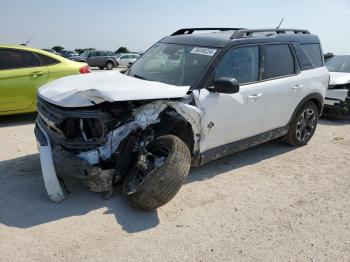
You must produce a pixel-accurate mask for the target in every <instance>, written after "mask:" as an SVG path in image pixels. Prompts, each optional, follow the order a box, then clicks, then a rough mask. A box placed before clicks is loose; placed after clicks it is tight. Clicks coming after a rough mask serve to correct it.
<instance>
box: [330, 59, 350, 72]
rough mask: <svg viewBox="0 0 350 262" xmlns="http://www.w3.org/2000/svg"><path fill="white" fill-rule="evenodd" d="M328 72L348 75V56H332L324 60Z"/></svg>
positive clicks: (349, 62) (349, 63)
mask: <svg viewBox="0 0 350 262" xmlns="http://www.w3.org/2000/svg"><path fill="white" fill-rule="evenodd" d="M326 67H327V68H328V71H330V72H340V73H350V55H339V56H333V57H331V58H328V59H327V60H326Z"/></svg>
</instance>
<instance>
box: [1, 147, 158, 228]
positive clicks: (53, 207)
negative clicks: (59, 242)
mask: <svg viewBox="0 0 350 262" xmlns="http://www.w3.org/2000/svg"><path fill="white" fill-rule="evenodd" d="M65 184H66V185H67V187H68V188H69V190H70V191H71V192H72V193H71V194H68V193H67V192H65V195H66V199H65V200H64V201H63V202H62V203H54V202H52V201H51V200H50V199H49V198H48V196H47V194H46V191H45V187H44V181H43V180H42V176H41V168H40V161H39V155H38V154H34V155H28V156H24V157H20V158H16V159H12V160H7V161H2V162H0V224H4V225H7V226H10V227H17V228H30V227H33V226H36V225H40V224H45V223H48V222H52V221H57V220H60V219H64V218H67V217H71V216H81V215H85V214H87V213H89V212H90V211H93V210H97V209H101V208H106V209H107V210H106V211H104V212H103V214H105V215H110V214H113V215H114V216H115V218H116V221H117V222H118V223H119V224H120V225H121V226H122V228H123V230H124V231H126V232H128V233H135V232H140V231H144V230H148V229H151V228H154V227H156V226H157V225H158V224H159V218H158V214H157V212H156V211H153V212H141V211H138V210H135V209H133V208H131V207H129V205H128V203H127V201H126V200H125V198H124V197H123V196H122V195H121V194H114V195H113V197H112V198H111V199H109V200H103V199H102V196H101V194H96V193H92V192H88V191H87V190H86V187H84V186H83V185H82V184H81V183H80V181H78V180H75V179H72V178H68V179H67V178H65Z"/></svg>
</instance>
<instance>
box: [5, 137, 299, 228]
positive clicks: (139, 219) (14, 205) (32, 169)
mask: <svg viewBox="0 0 350 262" xmlns="http://www.w3.org/2000/svg"><path fill="white" fill-rule="evenodd" d="M292 149H293V148H292V147H289V146H287V145H285V144H283V143H281V142H278V141H272V142H269V143H265V144H263V145H260V146H257V147H255V148H251V149H248V150H245V151H242V152H240V153H237V154H234V155H231V156H227V157H224V158H222V159H219V160H216V161H213V162H211V163H209V164H207V165H204V166H202V167H199V168H192V169H191V172H190V175H189V176H188V181H187V183H192V182H195V181H202V180H206V179H210V178H212V177H215V176H216V175H219V174H222V173H224V172H227V171H231V170H234V169H236V168H239V167H242V166H246V165H251V164H255V163H258V162H260V161H263V160H264V159H268V158H271V157H274V156H276V155H280V154H284V153H286V152H288V151H290V150H292ZM65 183H66V185H67V187H68V189H69V190H70V191H71V192H72V193H71V194H67V193H66V192H65V195H66V199H65V201H63V202H62V203H59V204H56V203H53V202H52V201H51V200H49V198H48V197H47V194H46V191H45V187H44V182H43V180H42V176H41V168H40V161H39V155H38V154H33V155H28V156H24V157H19V158H16V159H11V160H7V161H2V162H0V223H2V224H5V225H7V226H11V227H18V228H30V227H33V226H36V225H40V224H45V223H48V222H52V221H57V220H60V219H64V218H67V217H71V216H81V215H85V214H87V213H89V212H90V211H93V210H97V209H101V208H106V209H107V210H106V211H104V213H103V214H106V215H110V214H113V215H114V216H115V219H116V221H117V223H119V225H121V226H122V228H123V230H124V231H126V232H128V233H135V232H140V231H145V230H148V229H151V228H154V227H156V226H157V225H158V224H159V218H158V214H157V211H153V212H141V211H138V210H135V209H133V208H132V207H130V206H129V205H128V203H127V201H126V200H125V198H124V197H123V196H122V195H121V194H120V193H119V194H116V193H115V194H114V195H113V197H112V198H111V199H109V200H103V199H102V197H101V195H100V194H95V193H92V192H88V191H87V190H86V188H85V187H84V186H83V185H82V184H81V183H80V181H78V180H75V179H72V178H65Z"/></svg>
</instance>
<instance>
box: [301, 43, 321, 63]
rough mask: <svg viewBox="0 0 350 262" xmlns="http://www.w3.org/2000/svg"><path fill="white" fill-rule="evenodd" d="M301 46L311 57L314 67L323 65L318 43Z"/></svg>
mask: <svg viewBox="0 0 350 262" xmlns="http://www.w3.org/2000/svg"><path fill="white" fill-rule="evenodd" d="M303 48H304V50H305V51H306V53H307V54H308V55H309V57H310V58H311V61H312V63H313V64H314V65H315V67H322V66H323V58H322V53H321V48H320V45H319V44H307V45H303Z"/></svg>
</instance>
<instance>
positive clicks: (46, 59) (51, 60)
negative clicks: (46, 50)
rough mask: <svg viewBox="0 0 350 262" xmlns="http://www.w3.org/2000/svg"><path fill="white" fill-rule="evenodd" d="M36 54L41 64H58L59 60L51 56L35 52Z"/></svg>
mask: <svg viewBox="0 0 350 262" xmlns="http://www.w3.org/2000/svg"><path fill="white" fill-rule="evenodd" d="M36 55H37V56H39V58H40V60H41V65H54V64H58V63H59V61H58V60H56V59H54V58H52V57H49V56H46V55H42V54H36Z"/></svg>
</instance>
